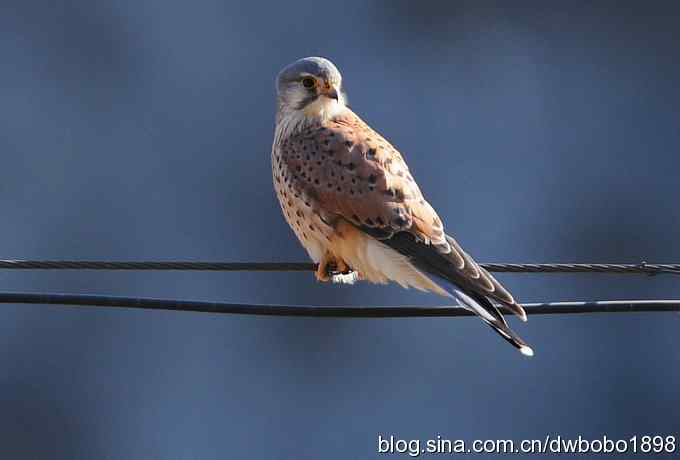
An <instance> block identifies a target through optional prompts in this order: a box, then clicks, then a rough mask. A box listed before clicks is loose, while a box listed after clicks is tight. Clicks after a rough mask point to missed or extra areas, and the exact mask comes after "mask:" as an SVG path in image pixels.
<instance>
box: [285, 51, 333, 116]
mask: <svg viewBox="0 0 680 460" xmlns="http://www.w3.org/2000/svg"><path fill="white" fill-rule="evenodd" d="M276 92H277V99H278V105H279V116H282V115H294V116H298V117H304V118H310V119H315V118H321V119H323V118H330V117H332V116H334V115H335V114H337V113H338V112H340V111H341V110H343V109H344V108H345V95H344V93H343V92H342V75H340V71H338V69H337V67H335V65H333V63H332V62H331V61H329V60H328V59H324V58H321V57H307V58H303V59H299V60H297V61H295V62H293V63H292V64H289V65H287V66H286V67H284V69H283V70H281V72H279V75H278V77H277V79H276Z"/></svg>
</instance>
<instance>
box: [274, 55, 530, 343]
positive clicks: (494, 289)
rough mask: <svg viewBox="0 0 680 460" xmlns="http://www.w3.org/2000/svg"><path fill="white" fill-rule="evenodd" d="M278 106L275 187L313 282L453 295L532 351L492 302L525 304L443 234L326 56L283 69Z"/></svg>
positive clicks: (512, 307)
mask: <svg viewBox="0 0 680 460" xmlns="http://www.w3.org/2000/svg"><path fill="white" fill-rule="evenodd" d="M276 102H277V111H276V127H275V130H274V140H273V144H272V153H271V160H272V176H273V183H274V190H275V192H276V196H277V198H278V201H279V204H280V206H281V210H282V212H283V215H284V218H285V219H286V221H287V223H288V224H289V226H290V227H291V228H292V230H293V232H294V233H295V235H296V236H297V238H298V240H299V241H300V243H301V244H302V246H303V247H304V249H305V250H306V251H307V253H308V255H309V257H310V258H311V259H312V261H313V262H315V263H316V264H318V266H317V267H318V268H317V269H316V272H315V277H316V279H317V280H318V281H320V282H328V281H332V282H337V283H348V284H351V283H353V282H355V281H357V280H365V281H368V282H372V283H376V284H385V283H388V282H395V283H397V284H399V285H401V286H402V287H405V288H415V289H418V290H421V291H427V292H431V293H434V294H438V295H440V296H443V297H447V298H449V299H455V300H456V301H457V302H458V304H459V305H460V306H462V307H463V308H465V309H467V310H470V311H472V312H474V313H475V314H476V315H477V316H479V317H480V318H481V319H482V321H484V322H485V323H486V324H488V325H489V326H490V327H491V328H492V329H493V330H494V331H496V332H497V333H498V334H499V335H500V336H501V337H502V338H503V339H505V340H506V341H508V342H509V343H510V344H512V345H513V346H514V347H516V348H517V349H518V350H519V351H520V352H521V353H522V354H523V355H525V356H533V354H534V352H533V350H532V348H531V347H530V346H529V345H527V343H526V342H525V341H524V340H522V338H521V337H519V336H518V335H517V334H516V333H515V332H514V331H513V330H512V329H510V327H509V325H508V323H507V322H506V320H505V318H504V317H503V315H502V314H501V311H500V309H499V306H498V305H500V306H502V307H504V308H505V309H507V310H509V311H511V312H512V313H514V314H515V315H516V316H518V317H519V318H520V319H521V320H522V321H526V319H527V317H526V312H525V310H524V308H523V307H522V305H521V304H519V303H518V302H517V301H515V299H514V298H513V296H512V295H511V294H510V293H509V292H508V291H507V290H506V289H505V288H504V287H503V286H502V285H501V284H500V283H499V282H498V281H497V280H496V279H495V278H494V277H493V276H492V275H491V274H490V273H488V272H487V271H486V270H485V269H484V268H483V267H481V266H480V265H479V264H477V262H475V261H474V260H473V259H472V257H471V256H470V255H468V254H467V253H466V252H465V251H464V250H463V249H462V248H461V246H460V245H459V244H458V243H457V242H456V240H454V239H453V237H451V236H450V235H448V234H446V232H445V229H444V224H443V222H442V220H441V219H440V218H439V216H438V215H437V212H436V211H435V210H434V208H433V207H432V206H431V205H430V203H429V202H428V201H427V200H426V199H425V198H424V196H423V194H422V192H421V191H420V188H419V187H418V184H417V183H416V181H415V179H414V178H413V175H412V174H411V172H410V171H409V168H408V166H407V164H406V161H405V160H404V157H403V156H402V154H401V153H400V152H399V151H398V150H397V149H396V148H395V147H394V146H393V145H392V144H390V143H389V142H388V141H387V140H386V139H385V138H384V137H383V136H381V135H380V134H379V133H377V132H376V131H375V130H373V129H372V128H371V127H370V126H369V125H368V124H367V123H366V122H364V121H363V120H362V119H361V118H360V117H359V116H358V115H357V114H355V113H354V112H353V111H352V109H350V107H349V106H348V104H347V94H346V92H345V91H344V87H343V85H342V75H341V74H340V71H339V70H338V69H337V67H336V66H335V65H334V64H333V63H332V62H331V61H330V60H328V59H326V58H323V57H306V58H302V59H298V60H296V61H294V62H293V63H291V64H289V65H287V66H286V67H284V68H283V69H282V70H281V71H280V72H279V73H278V76H277V78H276Z"/></svg>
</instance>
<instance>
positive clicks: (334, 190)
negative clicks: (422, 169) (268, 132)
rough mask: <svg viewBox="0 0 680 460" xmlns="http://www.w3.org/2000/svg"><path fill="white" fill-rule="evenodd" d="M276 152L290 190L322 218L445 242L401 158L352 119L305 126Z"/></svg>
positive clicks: (383, 234)
mask: <svg viewBox="0 0 680 460" xmlns="http://www.w3.org/2000/svg"><path fill="white" fill-rule="evenodd" d="M286 144H289V145H286ZM287 147H288V148H287ZM282 150H283V154H282V160H283V161H284V162H285V163H286V165H287V167H288V170H289V171H291V173H292V181H293V183H294V186H295V187H296V188H299V189H301V190H303V191H304V192H305V193H306V194H307V195H310V196H312V197H313V198H314V199H315V201H316V202H317V203H318V206H319V209H318V212H320V213H321V214H322V215H325V217H327V218H328V219H332V218H333V216H340V217H343V218H344V219H346V220H348V221H350V222H352V223H353V224H355V225H357V226H360V227H363V228H366V229H369V233H371V234H373V235H375V236H379V237H380V238H389V237H390V236H391V235H393V234H394V233H396V232H400V231H408V232H410V233H412V234H413V235H415V236H416V237H417V238H418V239H419V240H421V241H423V242H425V243H427V244H430V243H432V244H446V240H445V237H444V232H443V227H442V223H441V220H440V219H439V217H438V216H437V214H436V212H435V211H434V210H433V209H432V207H431V206H430V204H429V203H428V202H427V201H425V199H424V198H423V196H422V194H421V192H420V189H419V188H418V185H417V184H416V183H415V181H414V180H413V176H411V173H410V172H409V170H408V166H406V163H405V162H404V159H403V158H402V156H401V155H400V154H399V152H398V151H397V150H396V149H395V148H394V147H393V146H392V145H390V143H389V142H387V141H386V140H385V139H383V137H382V136H380V135H379V134H378V133H376V132H375V131H373V130H372V129H371V128H369V127H368V126H367V125H366V124H365V123H364V122H363V121H362V120H361V119H359V118H358V117H357V116H356V115H353V114H352V115H347V116H345V117H341V118H337V119H335V120H334V121H332V122H328V123H326V124H325V125H324V126H322V127H315V128H310V129H309V130H307V131H304V132H303V133H301V134H299V135H297V136H294V137H292V138H290V139H288V140H286V141H284V144H283V149H282Z"/></svg>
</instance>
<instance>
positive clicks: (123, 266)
mask: <svg viewBox="0 0 680 460" xmlns="http://www.w3.org/2000/svg"><path fill="white" fill-rule="evenodd" d="M480 265H481V266H482V267H484V268H485V269H487V270H488V271H490V272H497V273H618V274H646V275H657V274H662V273H668V274H675V275H678V274H680V264H650V263H647V262H640V263H637V264H603V263H592V264H590V263H579V264H565V263H556V264H553V263H543V264H516V263H483V264H480ZM315 268H316V266H315V265H314V264H312V263H305V262H191V261H139V262H136V261H102V260H92V261H86V260H12V259H5V260H0V269H4V270H115V271H118V270H135V271H145V270H159V271H160V270H179V271H257V272H299V271H312V270H315Z"/></svg>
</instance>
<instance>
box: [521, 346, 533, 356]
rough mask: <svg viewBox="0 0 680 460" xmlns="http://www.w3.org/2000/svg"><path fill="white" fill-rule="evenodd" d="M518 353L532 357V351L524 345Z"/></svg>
mask: <svg viewBox="0 0 680 460" xmlns="http://www.w3.org/2000/svg"><path fill="white" fill-rule="evenodd" d="M519 352H520V353H522V354H523V355H524V356H529V357H531V356H534V350H532V349H531V347H528V346H526V345H524V346H522V347H520V349H519Z"/></svg>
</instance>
